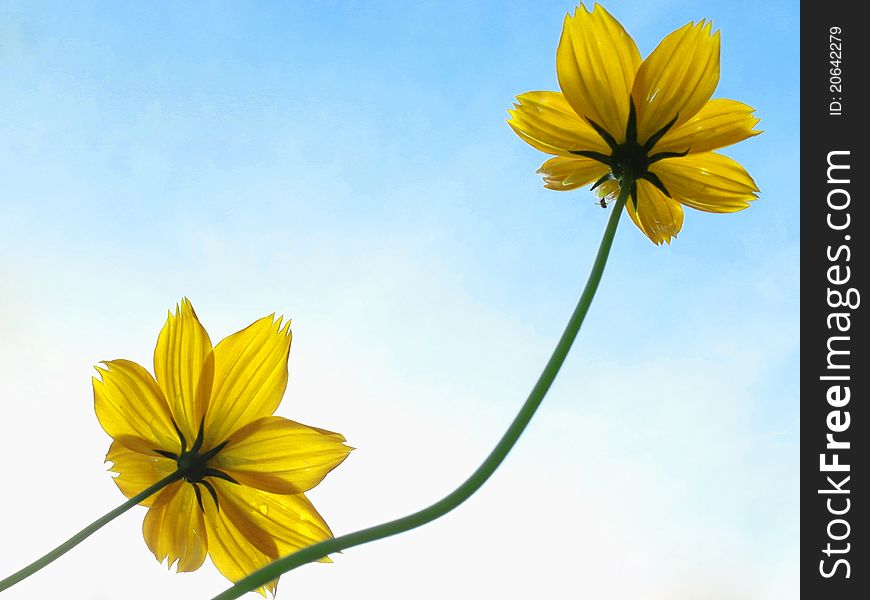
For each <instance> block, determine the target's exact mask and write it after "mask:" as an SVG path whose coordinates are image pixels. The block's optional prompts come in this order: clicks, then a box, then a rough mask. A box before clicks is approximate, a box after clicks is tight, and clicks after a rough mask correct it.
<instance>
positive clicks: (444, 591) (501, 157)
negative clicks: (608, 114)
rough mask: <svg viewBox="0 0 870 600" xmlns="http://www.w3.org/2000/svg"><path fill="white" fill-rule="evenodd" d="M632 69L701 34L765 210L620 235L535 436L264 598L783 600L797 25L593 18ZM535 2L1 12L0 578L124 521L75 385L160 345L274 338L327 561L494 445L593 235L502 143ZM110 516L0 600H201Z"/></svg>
mask: <svg viewBox="0 0 870 600" xmlns="http://www.w3.org/2000/svg"><path fill="white" fill-rule="evenodd" d="M607 8H608V9H609V10H610V12H611V13H612V14H613V15H614V16H615V17H616V18H618V19H619V20H620V21H621V22H622V23H623V25H624V26H625V27H626V29H627V30H628V31H629V33H631V35H632V36H633V37H634V38H635V40H636V41H637V43H638V46H639V48H640V50H641V53H642V54H643V55H644V56H646V55H647V54H648V53H649V52H650V51H652V49H653V48H654V47H655V45H656V44H657V43H658V41H659V40H660V39H661V38H662V37H664V36H665V35H667V34H668V33H670V32H671V31H672V30H674V29H676V28H678V27H680V26H682V25H683V24H685V23H686V22H688V21H690V20H698V19H701V18H711V19H712V20H713V22H714V25H715V26H716V27H717V28H719V29H721V31H722V71H721V73H722V74H721V80H720V83H719V87H718V90H717V92H716V94H715V95H714V96H715V97H724V98H734V99H738V100H741V101H743V102H746V103H748V104H750V105H751V106H753V107H755V108H756V109H757V115H758V116H759V117H760V118H761V124H760V126H759V127H761V128H762V129H764V130H765V133H764V134H763V135H761V136H759V137H756V138H753V139H751V140H748V141H746V142H744V143H742V144H740V145H738V146H735V147H732V148H728V149H726V150H725V153H726V154H728V155H729V156H731V157H734V158H736V159H737V160H739V161H740V162H741V163H742V164H743V165H744V166H745V167H746V168H747V169H748V170H749V171H750V173H752V175H753V176H754V178H755V179H756V181H757V183H758V185H759V187H760V188H761V190H762V193H761V196H760V198H759V199H758V201H757V202H755V203H754V204H753V205H752V207H751V208H750V209H748V210H746V211H743V212H741V213H737V214H733V215H710V214H704V213H700V212H696V211H692V210H687V211H686V220H685V225H684V228H683V232H682V233H681V234H680V236H679V238H678V239H677V240H676V241H674V242H673V243H672V244H671V245H670V246H664V247H655V246H654V245H652V244H651V243H650V242H649V241H648V240H647V239H646V238H645V237H644V236H643V235H642V234H641V233H640V232H639V231H638V230H637V228H635V227H634V226H633V225H632V223H631V222H630V221H629V220H628V219H627V218H624V219H623V222H622V223H621V226H620V230H619V232H618V234H617V237H616V242H615V245H614V250H613V253H612V255H611V260H610V264H609V265H608V268H607V272H606V273H605V276H604V280H603V283H602V286H601V288H600V291H599V293H598V296H597V298H596V300H595V303H594V304H593V307H592V309H591V311H590V313H589V316H588V318H587V322H586V324H585V325H584V328H583V330H582V331H581V334H580V336H579V338H578V341H577V343H576V345H575V347H574V350H573V351H572V353H571V354H570V356H569V358H568V361H567V363H566V365H565V367H564V368H563V370H562V373H561V374H560V376H559V378H558V379H557V381H556V383H555V385H554V386H553V388H552V390H551V392H550V394H549V396H548V397H547V399H546V400H545V402H544V404H543V407H542V408H541V410H540V411H539V414H538V415H537V416H536V417H535V419H534V421H533V422H532V424H531V426H530V427H529V429H528V430H527V432H526V433H525V435H524V436H523V438H522V439H521V440H520V443H519V444H518V446H517V447H516V449H515V451H514V452H513V453H512V454H511V455H510V456H509V457H508V460H507V461H506V462H505V464H504V465H503V466H502V468H501V469H500V470H499V471H498V472H497V473H496V474H495V476H494V477H493V478H492V480H491V481H490V482H489V483H488V484H487V485H486V486H485V487H484V488H483V489H482V490H481V491H480V493H478V494H477V495H476V496H474V497H473V498H472V499H471V500H470V501H469V502H468V503H467V504H465V505H463V506H462V507H460V508H459V509H458V510H456V511H455V512H453V513H451V514H450V515H448V516H447V517H445V518H444V519H442V520H441V521H439V522H437V523H435V524H431V525H428V526H426V527H424V528H422V529H418V530H415V531H413V532H410V533H407V534H404V535H402V536H399V537H395V538H391V539H389V540H385V541H380V542H377V543H374V544H369V545H367V546H363V547H359V548H355V549H351V550H348V551H346V552H345V553H344V554H342V555H340V556H337V557H336V558H335V564H333V565H320V564H318V565H309V566H306V567H304V568H302V569H300V570H298V571H296V572H294V573H292V574H289V575H286V576H284V578H282V581H281V584H280V585H279V591H278V594H279V598H285V599H289V598H304V597H313V596H315V595H316V596H317V597H321V598H338V597H345V598H351V597H354V598H375V597H377V598H385V599H405V598H422V599H429V598H432V599H435V598H444V597H452V598H461V599H464V598H508V599H512V598H517V599H528V598H547V597H565V598H608V599H609V598H614V599H623V598H624V599H637V598H642V599H652V600H664V599H668V600H683V599H685V600H694V599H697V598H705V599H707V600H725V599H732V598H740V599H741V600H782V599H784V598H797V597H798V555H797V550H798V533H799V532H798V509H799V505H798V495H797V492H798V383H797V375H798V356H799V335H798V334H799V331H798V313H799V301H798V293H799V280H798V265H799V221H798V204H799V193H798V184H797V177H796V171H797V165H798V136H799V122H798V108H799V97H798V82H799V73H798V24H799V19H798V2H796V1H787V2H786V1H780V2H766V3H765V2H757V1H756V0H753V1H751V2H750V1H744V0H736V1H735V0H728V1H727V2H725V1H717V2H699V1H691V0H673V1H665V2H648V1H641V0H638V1H624V2H610V3H608V4H607ZM570 10H573V5H572V4H571V3H570V2H565V1H546V2H545V1H540V0H535V1H526V2H520V1H500V2H484V1H481V2H458V1H455V2H434V1H433V2H413V3H408V2H348V1H344V2H310V3H309V2H295V3H279V2H260V3H241V2H189V3H162V2H157V3H117V2H106V3H100V2H84V1H83V2H75V3H53V2H23V1H22V2H17V1H8V0H0V182H2V183H0V402H2V431H3V434H2V436H0V455H2V456H3V476H2V483H0V486H2V489H3V493H2V494H0V532H2V535H0V539H2V542H0V576H5V575H6V574H8V573H11V572H12V571H14V570H17V569H18V568H20V567H21V566H23V565H24V564H26V563H27V562H29V561H31V560H33V559H34V558H36V557H37V556H39V555H41V554H43V553H44V552H46V551H48V550H49V549H50V548H52V547H54V546H55V545H56V544H57V543H59V542H60V541H61V540H63V539H66V538H67V537H68V536H69V535H71V534H72V533H74V532H75V531H78V530H79V529H80V528H81V527H83V526H84V525H86V524H87V523H89V522H90V521H92V520H93V519H95V518H96V517H98V516H100V515H102V514H103V513H105V512H107V511H108V510H110V509H111V508H114V507H115V506H117V505H118V504H120V503H121V502H122V500H123V497H122V496H121V494H120V492H119V491H118V490H117V488H116V487H115V485H114V484H113V483H112V481H111V478H110V476H109V474H108V473H107V472H106V465H104V464H103V457H104V455H105V453H106V451H107V449H108V446H109V442H110V438H109V437H108V436H107V435H106V434H105V433H104V432H103V431H102V429H101V428H100V426H99V424H98V422H97V420H96V418H95V416H94V413H93V399H92V389H91V382H90V377H91V375H92V374H93V373H94V371H93V365H94V364H96V363H97V362H99V361H101V360H108V359H114V358H129V359H132V360H135V361H137V362H139V363H140V364H142V365H144V366H146V368H148V369H149V370H150V369H151V368H152V362H151V356H152V352H153V348H154V344H155V342H156V339H157V333H158V332H159V330H160V328H161V327H162V325H163V322H164V320H165V317H166V310H167V309H169V308H170V307H174V306H175V303H176V302H178V300H179V299H180V298H181V297H182V296H187V297H189V298H190V299H191V301H192V302H193V304H194V306H195V307H196V310H197V312H198V314H199V316H200V319H201V320H202V322H203V324H204V325H205V326H206V328H207V329H208V331H209V333H210V334H211V338H212V340H213V341H215V342H216V341H217V340H219V339H221V338H223V337H225V336H226V335H228V334H230V333H233V332H234V331H237V330H238V329H241V328H242V327H244V326H246V325H248V324H249V323H250V322H252V321H253V320H255V319H257V318H259V317H261V316H264V315H267V314H270V313H272V312H277V313H279V314H283V315H286V316H288V317H291V318H292V319H293V330H294V341H293V348H292V350H291V358H290V383H289V386H288V389H287V393H286V396H285V400H284V403H283V404H282V405H281V407H280V408H279V410H278V414H280V415H283V416H286V417H288V418H292V419H295V420H298V421H301V422H303V423H307V424H311V425H315V426H319V427H323V428H326V429H331V430H334V431H339V432H342V433H343V434H344V435H345V436H346V437H347V438H348V442H349V443H350V444H351V445H352V446H354V447H356V448H357V450H356V451H355V452H353V453H352V455H351V456H350V457H349V458H348V459H347V461H346V462H345V463H344V464H343V465H342V466H341V467H339V468H338V469H337V470H335V471H334V472H333V473H332V474H331V475H330V476H329V477H327V479H326V480H325V481H324V482H323V483H322V484H321V485H320V486H319V487H317V488H316V489H315V490H314V491H312V492H311V493H310V497H311V499H312V500H313V501H314V503H315V505H316V506H317V508H318V509H319V510H320V512H321V513H322V514H323V515H324V517H325V518H326V519H327V521H328V522H329V524H330V525H331V527H332V529H333V531H334V532H335V533H336V534H342V533H348V532H350V531H353V530H356V529H359V528H361V527H366V526H369V525H372V524H375V523H378V522H381V521H383V520H386V519H390V518H394V517H397V516H400V515H403V514H406V513H409V512H412V511H415V510H417V509H419V508H422V507H423V506H426V505H428V504H430V503H431V502H433V501H435V500H436V499H438V498H440V497H441V496H443V495H444V494H446V493H447V492H449V491H450V490H451V489H453V488H454V487H455V486H456V485H457V484H459V483H460V482H461V481H462V480H464V479H465V477H466V476H468V475H469V474H470V473H471V471H472V470H473V469H474V468H475V467H476V466H477V464H478V463H479V462H480V461H481V460H482V459H483V457H484V456H485V455H486V453H487V452H488V451H489V449H490V448H491V447H492V446H493V445H494V443H495V442H496V441H497V440H498V438H499V437H500V435H501V434H502V432H503V430H504V429H505V427H506V426H507V424H508V423H509V421H510V420H511V418H512V417H513V415H514V414H515V412H516V410H517V409H518V408H519V406H520V404H521V403H522V401H523V400H524V398H525V396H526V394H527V393H528V391H529V389H530V388H531V386H532V385H533V383H534V381H535V379H536V377H537V375H538V373H539V372H540V370H541V368H542V367H543V365H544V363H545V362H546V360H547V358H548V356H549V353H550V351H551V350H552V347H553V346H554V344H555V342H556V340H557V338H558V336H559V334H560V333H561V330H562V328H563V327H564V324H565V322H566V320H567V318H568V315H569V314H570V312H571V310H572V309H573V306H574V304H575V302H576V298H577V296H578V293H579V290H580V289H581V288H582V285H583V283H584V282H585V278H586V275H587V272H588V269H589V266H590V265H591V261H592V258H593V255H594V252H595V249H596V248H597V245H598V242H599V240H600V235H601V232H602V230H603V228H604V225H605V221H606V218H607V217H608V216H609V212H606V211H604V210H602V209H601V208H599V207H598V206H597V205H596V204H595V202H594V200H595V199H594V197H593V195H592V194H590V193H589V192H588V191H586V190H580V191H576V192H571V193H556V192H552V191H549V190H545V189H544V188H543V187H542V184H541V180H540V178H539V176H537V175H536V174H535V170H536V169H537V168H538V167H539V166H540V163H541V162H542V161H543V160H544V159H545V158H546V156H544V155H542V154H540V153H539V152H537V151H535V150H534V149H532V148H531V147H529V146H527V145H526V144H525V143H523V142H522V141H520V140H519V139H518V138H517V137H516V136H515V135H514V134H513V133H512V132H511V130H510V128H509V127H508V126H507V125H506V124H505V119H506V118H507V113H506V109H507V108H509V107H510V106H511V103H512V101H513V99H514V96H516V95H517V94H520V93H523V92H525V91H528V90H538V89H544V90H547V89H557V83H556V76H555V48H556V45H557V43H558V39H559V35H560V32H561V26H562V19H563V16H564V14H565V13H566V12H568V11H570ZM144 514H145V509H143V508H139V507H137V508H134V509H133V510H131V511H130V512H128V513H127V514H125V515H124V516H122V517H120V518H119V519H117V520H116V521H114V522H113V523H111V524H110V525H109V526H107V527H106V528H104V529H103V530H102V531H101V532H99V533H98V534H96V535H95V536H93V537H92V538H90V539H89V540H87V541H86V542H85V543H84V544H82V545H81V546H79V547H78V548H76V549H75V550H73V551H72V552H71V553H70V554H68V555H66V556H64V557H63V558H61V559H60V560H58V561H57V562H56V563H54V564H53V565H52V566H50V567H48V568H47V569H45V570H44V571H43V572H41V573H39V574H38V575H36V576H34V577H32V578H31V579H29V580H26V581H25V582H22V583H21V584H19V585H18V586H16V587H15V588H13V589H12V590H10V591H8V592H6V593H5V594H4V596H3V597H4V600H6V599H8V600H14V599H16V598H19V599H29V598H35V597H47V598H50V597H64V598H72V599H89V600H103V599H110V598H118V597H124V598H128V599H131V600H133V599H146V598H147V599H151V598H154V597H165V598H210V597H212V596H213V595H215V594H216V593H218V592H220V591H221V590H223V589H224V588H225V587H227V581H226V580H225V579H224V578H223V577H222V576H221V575H219V574H218V573H217V571H216V569H214V567H213V566H212V565H211V564H210V563H208V561H207V563H206V564H205V565H204V566H203V567H202V568H201V569H200V570H199V571H197V572H195V573H192V574H181V575H177V574H175V573H171V572H167V570H166V568H165V567H164V566H161V565H159V564H158V563H157V562H156V561H155V560H154V557H153V556H152V555H151V553H150V552H149V551H148V549H147V547H146V545H145V543H144V541H143V539H142V534H141V525H142V519H143V517H144Z"/></svg>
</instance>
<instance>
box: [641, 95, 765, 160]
mask: <svg viewBox="0 0 870 600" xmlns="http://www.w3.org/2000/svg"><path fill="white" fill-rule="evenodd" d="M753 112H755V109H754V108H752V107H751V106H747V105H745V104H743V103H742V102H737V101H736V100H725V99H723V98H717V99H714V100H710V101H709V102H707V104H705V105H704V107H703V108H702V109H701V110H700V111H698V114H696V115H695V116H694V117H692V118H691V119H689V120H688V121H687V122H686V123H685V124H683V125H682V126H681V127H677V128H676V129H671V130H670V131H669V132H668V133H667V134H666V135H665V137H663V138H662V139H661V140H660V141H659V143H658V144H656V145H655V147H654V148H653V149H652V152H651V153H650V154H656V153H658V152H685V151H686V150H688V151H689V152H709V151H710V150H715V149H717V148H722V147H724V146H730V145H731V144H736V143H737V142H740V141H743V140H745V139H746V138H749V137H752V136H754V135H758V134H759V133H761V132H760V131H756V130H754V129H753V127H755V126H756V125H757V124H758V121H759V119H758V118H757V117H755V116H754V115H753V114H752V113H753Z"/></svg>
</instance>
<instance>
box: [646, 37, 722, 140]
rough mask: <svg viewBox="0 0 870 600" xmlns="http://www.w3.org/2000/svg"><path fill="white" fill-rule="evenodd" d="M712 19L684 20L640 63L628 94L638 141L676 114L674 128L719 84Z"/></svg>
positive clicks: (647, 136)
mask: <svg viewBox="0 0 870 600" xmlns="http://www.w3.org/2000/svg"><path fill="white" fill-rule="evenodd" d="M712 29H713V24H712V23H710V22H705V21H701V22H700V23H698V24H697V25H696V24H694V23H688V24H687V25H685V26H683V27H681V28H680V29H677V30H676V31H674V32H673V33H671V34H670V35H668V36H667V37H666V38H665V39H663V40H662V41H661V43H660V44H659V45H658V47H657V48H656V49H655V50H653V52H652V54H650V55H649V56H648V57H646V59H645V60H644V61H643V64H641V65H640V69H638V71H637V77H636V78H635V80H634V87H633V88H632V90H631V96H632V98H633V99H634V103H635V106H636V108H637V129H638V132H637V134H638V135H637V137H638V141H639V142H640V143H641V144H642V143H644V142H645V141H646V140H647V139H649V138H650V137H651V136H652V135H653V134H654V133H656V132H658V131H659V130H660V129H661V128H662V127H664V126H665V125H667V124H668V123H670V122H671V120H673V119H674V117H677V116H678V115H679V118H678V119H677V121H676V123H675V124H674V127H679V126H680V125H682V124H683V123H685V122H687V121H688V120H689V119H691V118H692V117H694V116H695V114H696V113H697V112H698V111H699V110H701V107H703V106H704V105H705V104H706V103H707V101H708V100H709V99H710V96H712V95H713V91H714V90H715V89H716V85H717V84H718V83H719V32H718V31H717V32H716V33H712Z"/></svg>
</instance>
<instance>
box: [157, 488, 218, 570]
mask: <svg viewBox="0 0 870 600" xmlns="http://www.w3.org/2000/svg"><path fill="white" fill-rule="evenodd" d="M142 531H143V533H144V534H145V543H146V544H148V548H150V549H151V552H153V553H154V556H155V558H157V560H158V561H159V562H161V563H162V562H163V561H164V560H166V561H167V564H166V566H167V567H172V565H173V563H175V562H176V561H178V565H177V570H178V571H179V572H183V571H195V570H197V569H198V568H199V567H200V566H201V565H202V563H203V561H204V560H205V555H206V550H207V548H208V537H207V535H208V534H207V533H206V528H205V523H204V519H203V514H202V510H201V509H200V508H199V503H198V502H197V500H196V495H195V493H194V491H193V486H192V485H191V484H189V483H187V482H185V481H180V482H178V483H173V484H171V485H170V486H169V487H167V488H166V489H165V490H163V491H162V492H160V493H159V495H158V496H157V499H156V500H155V501H154V503H153V504H152V505H151V508H149V509H148V514H147V515H145V522H144V523H143V524H142Z"/></svg>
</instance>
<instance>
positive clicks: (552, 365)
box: [212, 174, 632, 600]
mask: <svg viewBox="0 0 870 600" xmlns="http://www.w3.org/2000/svg"><path fill="white" fill-rule="evenodd" d="M631 187H632V180H631V176H630V174H626V176H624V177H623V180H622V182H621V186H620V192H619V198H618V199H617V200H616V204H615V206H614V207H613V213H612V214H611V215H610V220H609V221H608V222H607V228H606V229H605V230H604V236H603V237H602V239H601V245H600V246H599V248H598V254H597V255H596V256H595V262H594V263H593V265H592V271H591V272H590V274H589V279H588V281H587V282H586V287H585V288H584V289H583V293H582V294H581V295H580V300H579V302H578V303H577V307H576V308H575V309H574V313H573V314H572V315H571V319H570V320H569V321H568V325H567V326H566V327H565V331H564V333H563V334H562V337H561V338H560V339H559V343H558V344H557V345H556V349H555V350H554V351H553V354H552V356H551V357H550V360H549V361H548V362H547V365H546V367H544V370H543V372H542V373H541V375H540V377H539V378H538V381H537V383H536V384H535V387H534V388H532V391H531V393H530V394H529V397H528V398H527V399H526V402H525V403H524V404H523V406H522V408H520V411H519V413H518V414H517V416H516V417H515V418H514V420H513V422H512V423H511V424H510V427H508V429H507V431H506V432H505V434H504V435H503V436H502V438H501V440H500V441H499V442H498V444H497V445H496V447H495V448H494V449H493V450H492V452H491V453H490V454H489V456H488V457H487V458H486V460H484V461H483V463H482V464H481V465H480V466H479V467H478V468H477V470H476V471H475V472H474V473H473V474H472V475H471V477H469V478H468V479H467V480H466V481H465V482H464V483H463V484H462V485H460V486H459V487H458V488H456V489H455V490H454V491H453V492H451V493H450V494H449V495H447V496H445V497H444V498H442V499H441V500H439V501H438V502H436V503H435V504H433V505H431V506H429V507H428V508H424V509H423V510H421V511H419V512H415V513H413V514H411V515H408V516H406V517H402V518H400V519H396V520H394V521H389V522H387V523H382V524H380V525H376V526H374V527H369V528H367V529H361V530H360V531H355V532H353V533H349V534H347V535H342V536H339V537H337V538H333V539H329V540H325V541H323V542H320V543H317V544H314V545H312V546H308V547H307V548H303V549H302V550H299V551H297V552H294V553H293V554H291V555H289V556H285V557H284V558H281V559H278V560H276V561H275V562H273V563H271V564H269V565H267V566H265V567H263V568H262V569H260V570H258V571H255V572H254V573H251V574H250V575H248V576H247V577H245V578H244V579H242V580H240V581H239V582H237V583H236V584H235V585H233V586H232V587H230V588H228V589H227V590H225V591H223V592H222V593H220V594H218V595H217V596H215V597H214V598H212V600H230V599H232V598H239V597H240V596H241V595H242V594H244V593H246V592H249V591H252V590H255V589H257V588H258V587H260V586H263V585H265V584H267V583H269V582H270V581H272V580H274V579H276V578H278V577H279V576H280V575H281V574H282V573H286V572H287V571H290V570H292V569H295V568H296V567H299V566H301V565H304V564H306V563H309V562H312V561H315V560H317V559H319V558H323V557H324V556H327V555H328V554H332V553H334V552H339V551H341V550H345V549H347V548H352V547H354V546H359V545H360V544H365V543H366V542H372V541H375V540H379V539H382V538H385V537H389V536H391V535H396V534H397V533H402V532H405V531H408V530H410V529H414V528H415V527H419V526H420V525H425V524H426V523H429V522H430V521H434V520H435V519H437V518H439V517H441V516H443V515H445V514H447V513H448V512H450V511H451V510H453V509H454V508H456V507H457V506H459V505H460V504H462V503H463V502H465V500H467V499H468V498H469V497H471V495H472V494H474V493H475V492H476V491H477V490H478V489H480V487H481V486H482V485H483V484H484V482H486V480H487V479H489V477H490V476H491V475H492V474H493V472H495V470H496V469H497V468H498V466H499V465H500V464H501V463H502V461H503V460H504V459H505V457H506V456H507V454H508V452H510V450H511V448H513V446H514V444H516V442H517V440H518V439H519V437H520V435H521V434H522V433H523V430H525V428H526V426H527V425H528V424H529V421H530V420H531V419H532V415H534V414H535V411H536V410H537V409H538V406H540V404H541V401H542V400H543V399H544V396H546V394H547V390H549V389H550V385H551V384H552V383H553V380H554V379H555V378H556V374H557V373H558V372H559V369H560V368H561V367H562V363H564V362H565V357H566V356H567V355H568V351H569V350H570V349H571V344H572V343H573V342H574V339H575V338H576V337H577V332H578V331H580V325H582V324H583V319H584V317H585V316H586V313H587V311H588V310H589V305H590V304H591V303H592V299H593V297H594V296H595V292H596V290H597V289H598V284H599V282H600V281H601V275H602V274H603V273H604V266H605V264H606V263H607V257H608V255H609V254H610V247H611V246H612V245H613V237H614V235H615V234H616V227H617V225H618V224H619V217H620V215H621V213H622V209H623V207H624V206H625V202H626V199H627V198H628V195H629V194H630V192H631Z"/></svg>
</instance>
